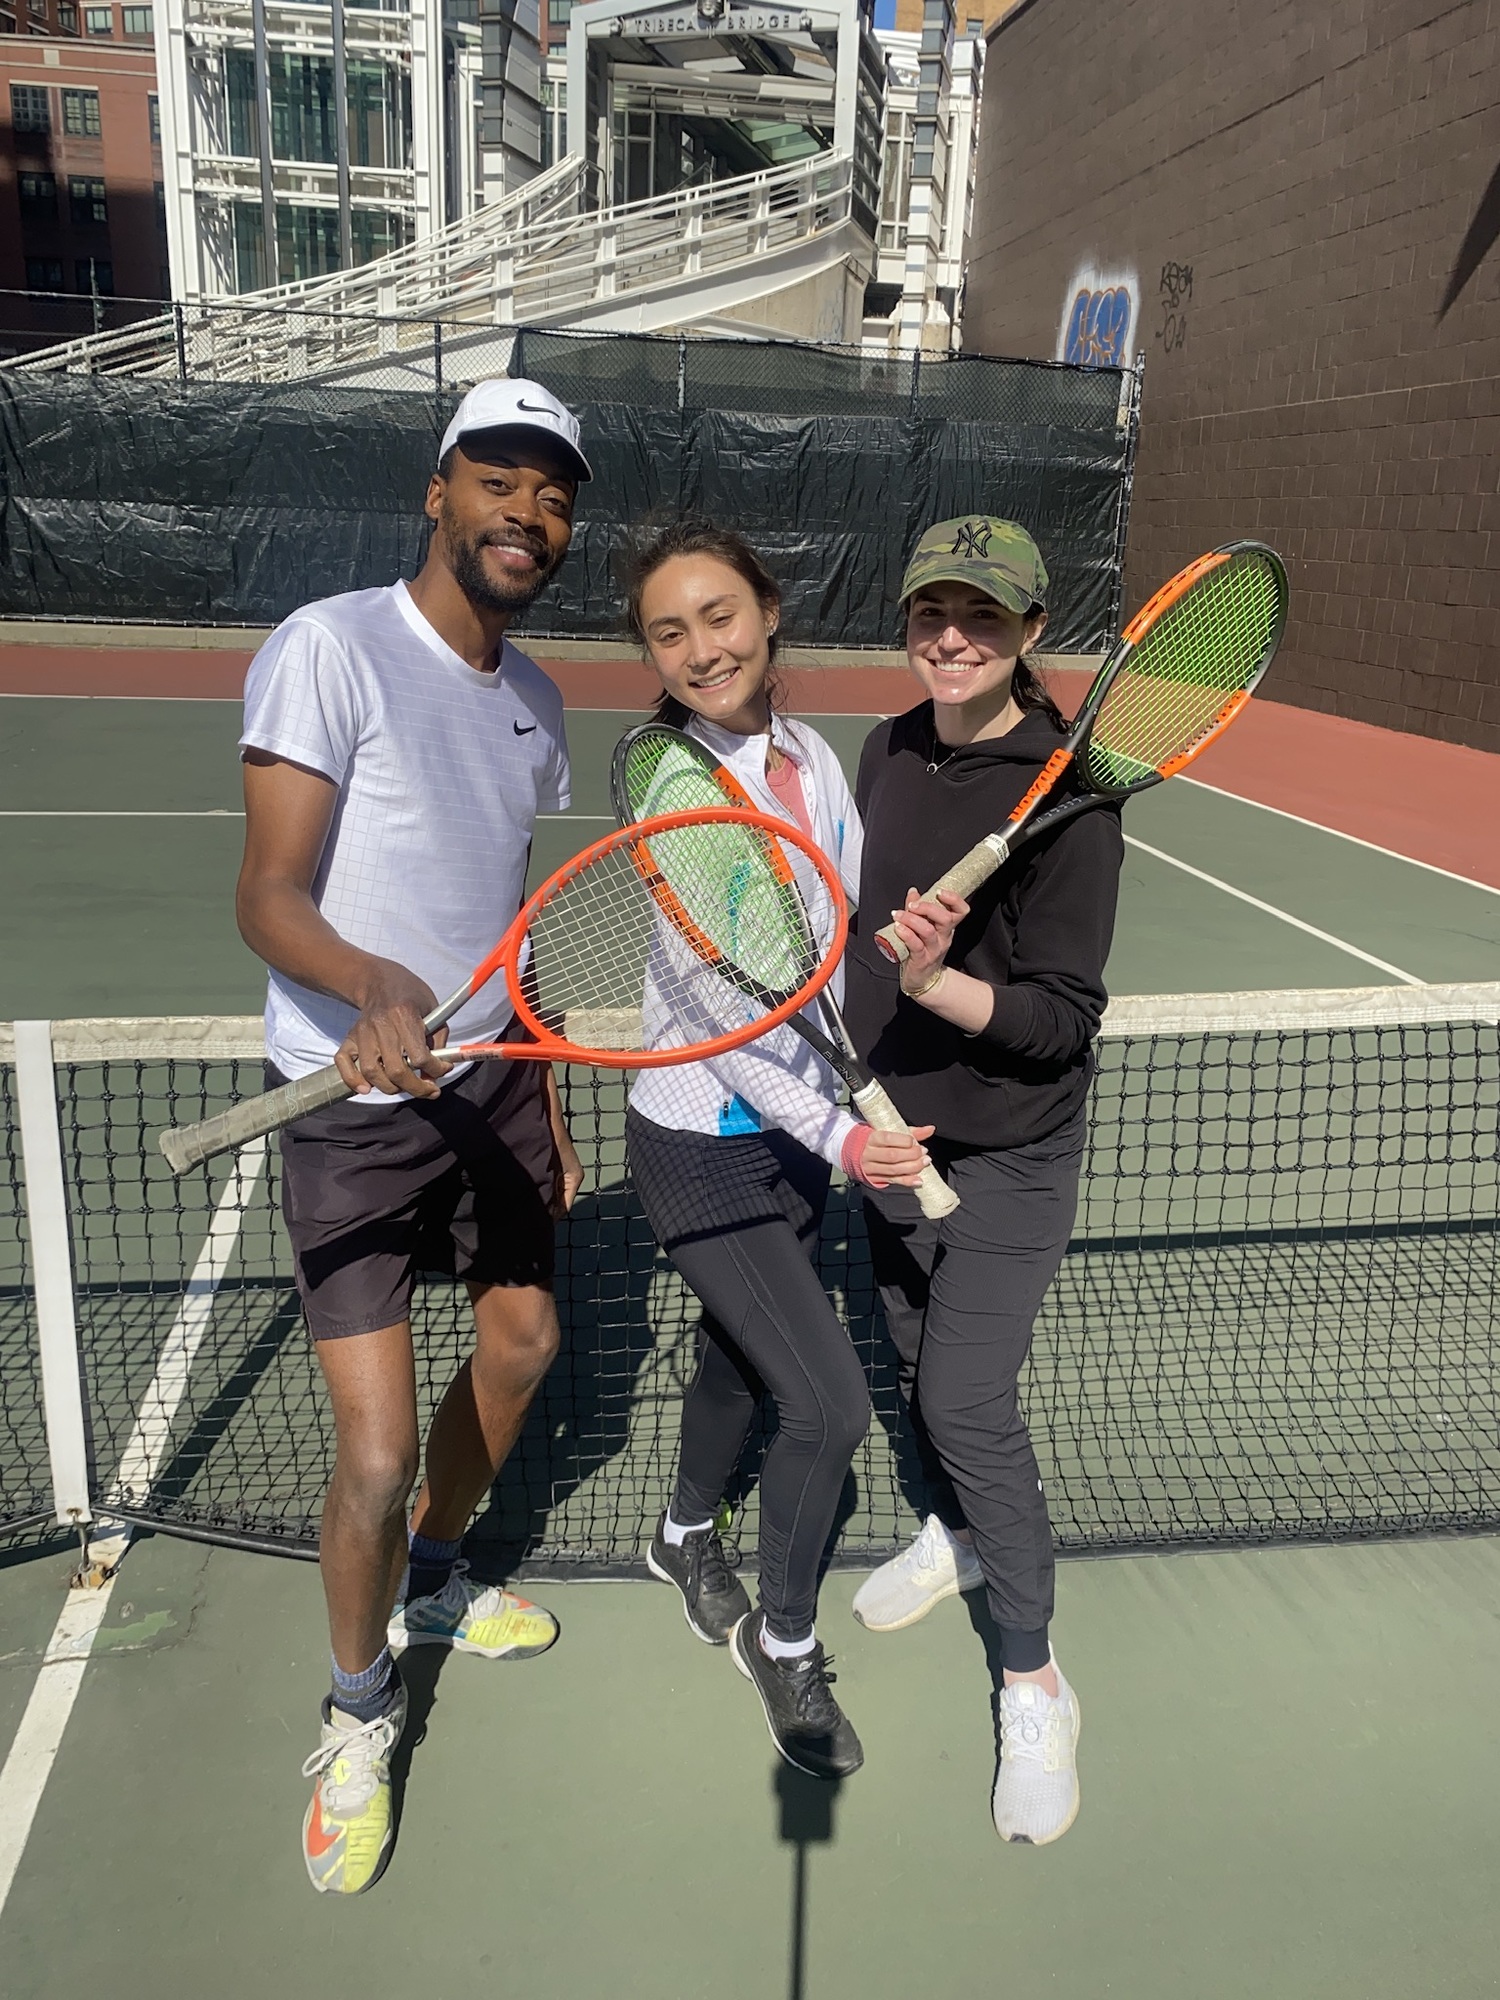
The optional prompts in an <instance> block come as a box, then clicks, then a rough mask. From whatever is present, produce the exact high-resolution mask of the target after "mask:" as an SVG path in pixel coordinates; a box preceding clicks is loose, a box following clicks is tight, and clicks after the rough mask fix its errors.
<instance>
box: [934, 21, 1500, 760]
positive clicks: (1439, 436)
mask: <svg viewBox="0 0 1500 2000" xmlns="http://www.w3.org/2000/svg"><path fill="white" fill-rule="evenodd" d="M975 216H976V224H975V230H974V235H973V240H972V242H971V247H970V259H971V261H970V272H969V290H968V300H967V310H966V315H965V321H964V340H965V344H966V345H967V346H969V347H971V348H974V349H976V350H982V351H985V352H988V353H992V354H1027V355H1037V354H1044V355H1056V356H1057V357H1058V358H1063V349H1064V346H1065V345H1068V346H1070V347H1071V351H1072V352H1073V354H1074V355H1079V354H1082V355H1083V356H1084V357H1085V358H1086V357H1087V356H1088V355H1089V354H1090V353H1092V354H1094V355H1096V356H1102V357H1103V358H1115V357H1116V356H1117V355H1118V353H1119V352H1120V351H1121V350H1122V349H1123V351H1124V352H1126V353H1141V354H1144V356H1145V361H1146V377H1145V398H1144V405H1143V424H1142V432H1141V446H1140V456H1139V461H1138V471H1137V482H1136V490H1135V499H1134V505H1133V510H1132V516H1131V528H1130V547H1129V557H1128V563H1127V572H1126V604H1127V609H1131V608H1134V606H1135V605H1137V604H1139V603H1140V602H1141V601H1142V600H1143V599H1144V597H1145V596H1146V595H1147V594H1148V593H1149V592H1150V590H1151V589H1153V588H1154V587H1155V585H1156V584H1157V583H1159V582H1161V581H1162V580H1163V579H1164V578H1165V577H1166V576H1168V575H1169V574H1170V573H1171V572H1172V571H1173V570H1174V569H1176V568H1177V567H1178V566H1179V565H1180V564H1181V563H1182V562H1184V561H1185V560H1187V559H1188V558H1189V557H1190V556H1191V555H1193V554H1195V553H1197V552H1198V551H1199V550H1200V549H1203V548H1207V547H1210V546H1211V545H1212V544H1214V543H1215V542H1218V541H1221V540H1225V539H1227V538H1230V537H1232V536H1236V535H1246V536H1258V537H1260V538H1261V539H1263V540H1266V541H1269V542H1271V543H1272V544H1273V545H1274V546H1275V547H1276V548H1278V549H1279V550H1280V551H1281V553H1282V554H1283V556H1284V557H1285V558H1286V560H1287V563H1288V566H1289V568H1290V570H1291V573H1292V584H1293V592H1294V595H1293V611H1292V618H1291V621H1290V624H1289V626H1288V631H1287V637H1286V640H1285V642H1284V644H1283V646H1282V649H1281V653H1280V655H1279V657H1278V660H1277V663H1276V666H1275V668H1274V669H1273V677H1272V680H1271V682H1270V683H1269V685H1268V691H1269V692H1271V693H1273V694H1274V695H1275V696H1276V698H1277V699H1278V700H1281V701H1288V702H1294V703H1298V704H1300V705H1302V706H1304V707H1308V708H1316V709H1322V710H1325V711H1328V712H1332V713H1335V714H1339V715H1348V716H1355V717H1358V718H1360V719H1361V720H1364V721H1367V722H1374V723H1380V724H1384V725H1385V726H1387V727H1390V728H1394V729H1404V730H1411V731H1416V732H1419V733H1421V734H1424V735H1429V736H1438V737H1443V738H1446V739H1447V740H1449V741H1452V742H1460V743H1469V744H1473V745H1476V746H1478V747H1480V748H1483V749H1487V750H1495V751H1500V615H1497V614H1500V497H1497V470H1500V243H1497V242H1496V241H1495V238H1496V237H1497V235H1500V0H1460V4H1457V5H1453V4H1448V5H1445V4H1444V0H1323V3H1322V4H1319V5H1317V6H1313V5H1310V4H1308V0H1260V4H1255V5H1252V4H1250V0H1120V4H1118V5H1116V6H1114V7H1111V8H1110V9H1109V10H1107V12H1105V11H1103V10H1101V9H1100V8H1099V7H1098V5H1097V4H1096V0H1030V4H1028V5H1024V6H1022V7H1021V8H1019V9H1018V10H1017V12H1016V13H1015V14H1013V15H1012V16H1011V17H1010V18H1009V19H1008V20H1007V21H1006V22H1004V23H1003V25H1002V26H1001V27H1000V28H999V29H998V31H996V32H995V33H994V34H992V35H991V37H990V46H989V54H988V61H987V64H986V72H985V96H984V107H983V124H982V134H981V152H980V162H979V185H978V192H977V196H976V201H975ZM1455 291H1456V296H1453V294H1454V293H1455ZM1080 295H1081V296H1080Z"/></svg>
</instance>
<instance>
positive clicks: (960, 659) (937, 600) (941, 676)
mask: <svg viewBox="0 0 1500 2000" xmlns="http://www.w3.org/2000/svg"><path fill="white" fill-rule="evenodd" d="M1046 623H1047V614H1046V612H1045V611H1037V612H1034V613H1032V615H1031V616H1030V617H1024V616H1023V615H1022V614H1021V613H1020V612H1019V611H1012V610H1011V609H1010V608H1009V606H1007V605H1004V604H1000V603H997V601H996V600H995V599H994V598H993V597H991V596H989V595H988V594H987V593H986V592H985V591H982V590H977V589H976V588H975V587H974V585H973V584H968V583H948V582H942V583H931V584H926V585H924V586H923V588H922V589H920V590H919V591H917V592H916V593H915V595H914V596H913V597H912V599H911V601H910V603H909V604H908V606H907V610H906V657H907V661H908V663H909V665H910V667H911V670H912V672H913V673H914V674H915V675H916V677H917V679H918V680H919V681H920V682H921V683H922V685H923V687H924V688H925V689H926V690H927V692H928V694H930V695H931V696H932V701H933V707H934V711H935V715H936V720H937V726H938V733H939V735H941V736H942V737H943V738H944V740H945V741H963V740H968V739H971V738H973V737H975V736H980V735H993V734H1002V733H1003V732H1004V730H1006V729H1008V728H1010V727H1011V726H1012V725H1013V724H1014V723H1015V722H1017V721H1018V720H1019V719H1020V710H1019V709H1014V712H1013V713H1012V709H1013V707H1014V705H1013V703H1012V701H1011V680H1012V678H1013V676H1014V674H1015V671H1016V661H1017V660H1018V659H1019V658H1020V656H1021V654H1022V653H1023V652H1024V651H1026V650H1027V649H1028V648H1030V647H1031V646H1033V645H1035V643H1036V641H1037V640H1038V639H1039V638H1040V636H1041V633H1042V628H1043V627H1044V626H1045V625H1046Z"/></svg>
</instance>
